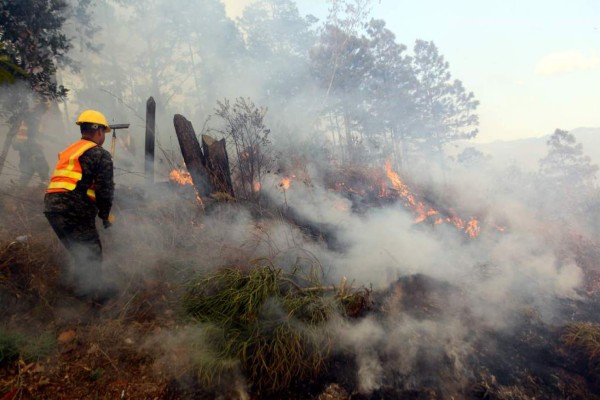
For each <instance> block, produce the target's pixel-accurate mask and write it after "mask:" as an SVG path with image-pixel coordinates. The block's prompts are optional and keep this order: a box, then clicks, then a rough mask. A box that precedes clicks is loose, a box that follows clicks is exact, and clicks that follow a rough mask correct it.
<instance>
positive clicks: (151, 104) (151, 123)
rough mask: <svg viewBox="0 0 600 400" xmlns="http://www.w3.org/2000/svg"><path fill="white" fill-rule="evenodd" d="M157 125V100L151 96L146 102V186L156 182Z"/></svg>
mask: <svg viewBox="0 0 600 400" xmlns="http://www.w3.org/2000/svg"><path fill="white" fill-rule="evenodd" d="M155 125H156V102H155V101H154V98H153V97H150V98H149V99H148V101H147V102H146V147H145V152H144V154H145V158H144V173H145V176H146V186H148V187H149V186H150V185H152V184H153V183H154V143H155V140H154V132H155V130H154V127H155Z"/></svg>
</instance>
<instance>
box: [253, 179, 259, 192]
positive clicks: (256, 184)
mask: <svg viewBox="0 0 600 400" xmlns="http://www.w3.org/2000/svg"><path fill="white" fill-rule="evenodd" d="M252 191H253V192H254V193H258V192H260V182H259V181H254V182H252Z"/></svg>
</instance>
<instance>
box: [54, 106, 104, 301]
mask: <svg viewBox="0 0 600 400" xmlns="http://www.w3.org/2000/svg"><path fill="white" fill-rule="evenodd" d="M77 125H79V127H80V130H81V139H80V140H79V141H77V142H75V143H73V144H71V145H70V146H68V147H67V148H66V149H64V150H63V151H62V152H61V153H59V155H58V163H57V164H56V169H55V170H54V173H53V175H52V177H51V178H50V184H49V185H48V189H47V190H46V195H45V197H44V214H45V215H46V218H47V219H48V222H49V223H50V225H51V226H52V228H53V229H54V232H56V235H57V236H58V238H59V239H60V241H61V242H62V243H63V245H64V246H65V247H66V249H67V250H68V251H69V253H70V254H71V255H72V256H73V261H74V269H73V277H74V282H73V283H74V284H75V291H76V294H77V295H79V296H81V297H85V298H87V299H90V300H92V301H94V302H98V303H103V302H104V301H106V300H108V299H109V298H110V297H112V296H113V295H114V294H116V293H115V290H114V289H113V288H112V287H110V286H109V285H108V284H107V283H106V282H105V280H104V279H103V277H102V244H101V242H100V237H99V235H98V231H97V230H96V215H97V216H98V217H99V218H100V219H101V220H102V223H103V225H104V228H105V229H107V228H109V227H110V226H111V222H110V221H109V215H110V209H111V207H112V201H113V194H114V182H113V161H112V158H111V155H110V153H109V152H108V151H107V150H105V149H104V148H102V144H103V143H104V140H105V134H106V133H108V132H110V131H111V129H110V127H109V126H108V123H107V121H106V118H105V117H104V115H103V114H102V113H100V112H98V111H95V110H86V111H83V112H82V113H81V114H80V115H79V118H78V119H77Z"/></svg>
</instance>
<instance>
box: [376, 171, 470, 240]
mask: <svg viewBox="0 0 600 400" xmlns="http://www.w3.org/2000/svg"><path fill="white" fill-rule="evenodd" d="M385 172H386V175H387V177H388V178H389V179H390V181H391V182H392V186H393V187H394V189H395V190H396V191H397V192H398V195H399V196H400V197H401V198H402V199H403V200H404V204H405V205H406V207H408V208H409V209H411V210H412V211H413V212H414V213H415V214H417V216H416V218H415V222H417V223H419V222H423V221H426V220H427V219H428V218H430V217H432V216H438V217H437V218H436V219H435V220H434V221H433V223H434V224H435V225H439V224H442V223H444V222H448V223H451V224H452V225H454V226H455V227H457V228H458V229H460V230H462V231H463V232H464V233H466V234H467V235H469V237H470V238H475V237H477V236H478V235H479V233H480V231H481V227H480V226H479V221H478V220H477V219H476V218H475V217H471V219H470V220H469V221H468V222H466V223H465V221H464V220H463V219H462V218H460V217H458V216H456V215H454V216H448V217H442V216H439V215H440V212H439V211H438V210H436V209H434V208H432V207H430V206H428V205H426V204H425V203H423V202H422V201H418V200H417V199H416V197H415V195H414V194H412V193H411V192H410V190H409V188H408V186H407V185H406V184H405V183H404V182H402V180H401V179H400V176H399V175H398V174H397V173H396V172H395V171H394V170H392V163H391V162H390V161H389V160H388V161H386V163H385ZM381 193H382V194H385V190H383V189H382V191H381Z"/></svg>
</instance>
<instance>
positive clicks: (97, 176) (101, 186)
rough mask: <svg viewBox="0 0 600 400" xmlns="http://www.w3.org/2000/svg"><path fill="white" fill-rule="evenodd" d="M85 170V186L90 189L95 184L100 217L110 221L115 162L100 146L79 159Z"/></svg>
mask: <svg viewBox="0 0 600 400" xmlns="http://www.w3.org/2000/svg"><path fill="white" fill-rule="evenodd" d="M79 162H80V163H81V167H82V169H83V179H82V181H84V183H83V185H84V187H86V188H87V187H89V186H90V185H91V183H92V182H94V188H95V191H96V207H98V217H100V219H103V220H105V219H108V214H109V213H110V209H111V207H112V201H113V195H114V191H115V184H114V181H113V162H112V157H111V156H110V153H109V152H108V151H106V150H105V149H103V148H102V147H100V146H96V147H93V148H91V149H89V150H88V151H86V152H85V153H83V154H82V155H81V157H80V158H79Z"/></svg>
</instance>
